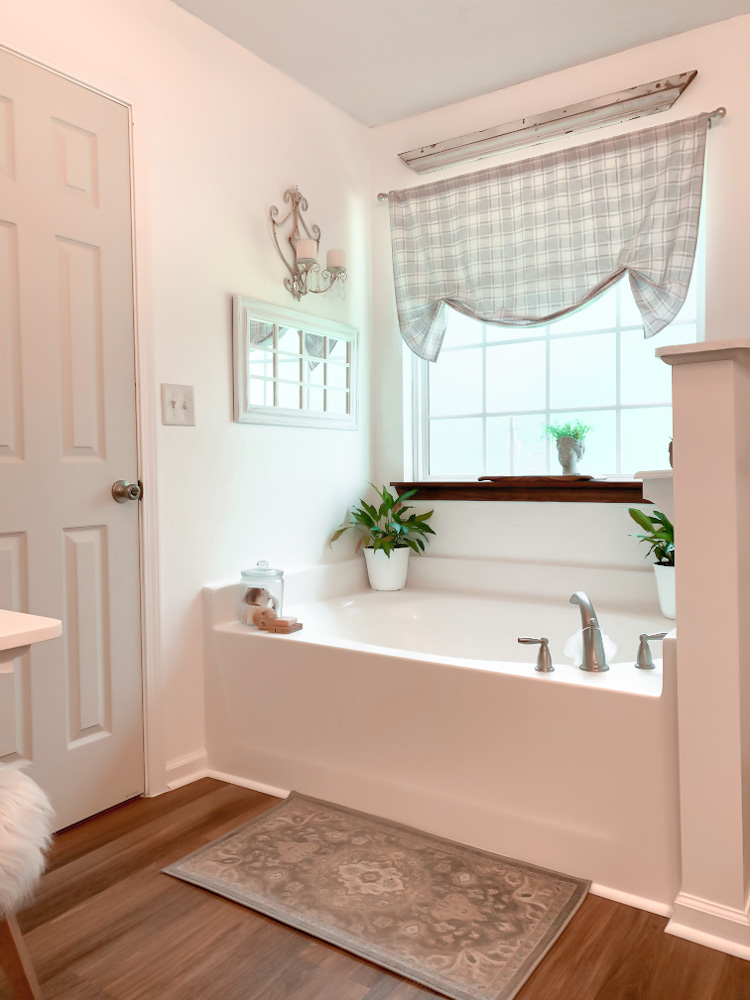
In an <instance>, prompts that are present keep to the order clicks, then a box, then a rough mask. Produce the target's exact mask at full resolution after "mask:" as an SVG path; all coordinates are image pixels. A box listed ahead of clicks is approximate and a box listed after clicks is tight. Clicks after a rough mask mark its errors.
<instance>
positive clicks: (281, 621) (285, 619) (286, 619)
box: [276, 615, 297, 628]
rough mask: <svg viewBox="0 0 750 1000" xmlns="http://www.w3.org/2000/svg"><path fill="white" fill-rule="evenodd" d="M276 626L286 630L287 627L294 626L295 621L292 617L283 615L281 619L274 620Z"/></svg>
mask: <svg viewBox="0 0 750 1000" xmlns="http://www.w3.org/2000/svg"><path fill="white" fill-rule="evenodd" d="M276 624H277V626H282V627H283V628H286V626H287V625H296V624H297V619H296V618H293V617H292V615H284V616H283V617H282V618H277V619H276Z"/></svg>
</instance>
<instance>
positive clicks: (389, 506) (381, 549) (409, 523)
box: [331, 483, 435, 590]
mask: <svg viewBox="0 0 750 1000" xmlns="http://www.w3.org/2000/svg"><path fill="white" fill-rule="evenodd" d="M370 485H371V486H372V483H371V484H370ZM372 488H373V489H374V490H375V492H376V493H377V494H378V500H379V503H378V501H376V504H377V505H376V506H375V505H373V504H369V503H367V501H366V500H360V501H359V502H360V506H359V507H353V508H352V509H351V510H350V511H349V514H348V517H347V520H346V521H344V523H343V524H342V525H340V526H339V527H338V528H337V529H336V531H335V532H334V533H333V535H332V536H331V544H333V543H334V542H335V541H337V540H338V539H339V538H341V536H342V535H343V534H344V532H346V531H348V530H349V529H350V528H353V529H354V530H355V531H358V532H359V533H360V536H361V537H360V539H359V541H358V542H357V548H356V551H357V552H358V551H359V549H360V548H361V547H362V545H364V552H365V562H366V565H367V574H368V578H369V580H370V586H371V587H372V589H373V590H402V589H403V588H404V587H405V586H406V578H407V574H408V571H409V555H410V553H411V552H416V553H417V555H420V554H421V553H422V552H424V550H425V545H426V543H427V542H429V538H428V537H426V536H428V535H434V534H435V532H434V531H433V530H432V528H431V527H430V525H429V524H428V523H427V522H428V521H429V519H430V518H431V517H432V515H433V514H434V511H432V510H429V511H426V512H423V513H421V514H417V513H413V514H409V516H408V517H407V516H406V513H407V511H410V510H413V509H414V508H413V507H410V506H408V505H406V504H404V500H408V499H409V498H410V497H412V496H414V494H415V493H416V490H407V491H406V492H404V493H401V494H399V493H398V491H396V494H395V496H394V495H393V494H392V493H391V491H390V490H389V489H388V487H387V486H381V487H380V489H378V488H377V487H375V486H373V487H372Z"/></svg>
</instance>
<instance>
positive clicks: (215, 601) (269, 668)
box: [204, 555, 679, 914]
mask: <svg viewBox="0 0 750 1000" xmlns="http://www.w3.org/2000/svg"><path fill="white" fill-rule="evenodd" d="M527 569H528V570H529V572H528V575H527V574H526V572H525V571H526V570H527ZM519 570H523V571H524V572H519V573H518V574H517V575H516V576H514V575H513V571H512V567H509V566H508V565H500V566H494V565H493V564H492V563H491V562H490V561H487V562H482V561H477V560H465V561H464V562H463V563H462V561H461V560H452V559H440V558H436V557H433V556H431V555H428V556H426V557H425V558H424V559H419V560H415V561H414V564H413V566H412V571H413V576H412V577H410V580H409V584H408V586H407V589H406V590H405V591H403V592H401V593H396V594H389V593H379V592H376V591H372V590H371V589H369V588H368V586H367V582H366V577H365V572H364V565H363V561H361V560H359V559H354V560H349V561H346V562H343V563H337V564H330V565H329V566H327V567H325V571H323V572H321V570H320V568H316V569H315V570H311V571H309V572H307V571H300V572H299V573H288V574H287V598H288V600H289V602H290V606H291V605H292V604H293V606H294V608H295V612H296V613H298V614H299V615H300V618H301V619H303V620H304V622H305V629H304V631H303V632H300V633H298V634H297V635H291V636H288V637H285V640H284V641H283V642H278V641H277V640H276V637H275V636H271V635H266V634H265V633H262V632H257V631H254V630H250V629H247V628H244V627H243V626H241V625H240V624H239V623H238V622H237V621H236V613H235V607H236V605H235V600H236V596H235V595H236V590H235V588H234V585H233V584H230V585H227V586H222V585H216V586H213V587H210V588H206V589H205V590H204V601H205V604H204V611H205V618H204V626H205V629H204V637H205V643H206V646H205V660H206V664H207V678H208V683H207V685H206V711H207V716H206V724H207V731H206V738H207V743H206V747H207V754H208V762H209V768H210V773H213V774H215V775H217V776H219V775H224V776H225V777H227V776H231V780H234V781H238V782H240V783H243V784H246V785H248V786H250V787H256V788H260V787H261V786H264V787H265V789H269V788H273V789H276V790H277V793H278V794H284V793H285V791H286V790H289V789H290V788H298V789H299V790H301V791H303V792H304V793H305V794H309V795H313V796H315V797H318V798H323V799H327V800H329V801H335V802H340V803H342V804H343V805H346V806H349V807H351V808H354V809H360V810H363V811H366V812H370V813H374V814H376V815H379V816H384V817H386V818H389V819H392V820H395V821H398V822H401V823H404V824H406V825H409V826H413V827H416V828H418V829H422V830H426V831H428V832H431V833H434V834H436V835H439V836H444V837H448V838H449V839H451V840H456V841H458V842H460V843H465V844H471V845H472V846H475V847H478V848H482V849H484V850H488V851H492V852H493V853H496V854H503V855H505V856H508V857H515V858H520V859H523V860H525V861H529V862H531V863H533V864H537V865H540V866H542V867H545V868H551V869H554V870H556V871H567V872H575V873H581V874H585V875H586V876H587V877H591V878H592V879H593V881H594V883H595V885H594V888H593V890H592V891H594V892H599V893H602V894H604V895H608V896H610V897H612V898H616V899H621V900H625V901H628V902H630V903H631V904H633V905H636V906H640V907H642V908H645V909H650V910H651V911H654V912H660V913H664V914H666V913H667V912H668V909H669V907H670V906H671V903H672V901H673V899H674V896H675V894H676V892H677V886H678V882H679V850H678V836H679V834H678V825H677V814H678V803H677V780H678V779H677V759H676V752H677V751H676V694H677V690H676V678H675V674H674V671H673V670H672V669H671V668H670V669H668V670H666V671H664V670H663V668H662V663H661V661H660V660H659V659H658V655H657V651H655V655H654V661H655V669H654V670H638V669H636V667H635V657H636V651H637V649H638V643H639V636H640V635H641V634H643V633H644V632H646V633H648V634H652V633H655V632H659V631H665V630H666V628H667V627H668V623H666V622H665V621H664V619H663V618H661V617H660V615H659V613H658V605H657V602H656V594H655V589H654V594H653V598H652V600H651V601H647V602H644V601H643V593H644V588H643V586H642V585H641V578H645V580H646V581H647V582H650V583H651V585H652V586H653V579H652V577H651V575H650V574H649V573H647V572H645V571H644V572H637V573H634V574H633V577H634V578H635V579H634V580H633V581H629V579H628V578H627V577H626V579H625V583H624V585H623V583H622V580H621V579H620V580H619V583H618V577H619V578H622V574H621V573H620V574H617V573H615V572H613V571H607V570H603V569H602V570H592V569H591V568H589V570H588V571H587V570H586V568H585V567H577V568H576V569H575V571H574V576H575V578H576V579H578V580H580V586H579V587H576V586H575V585H573V586H570V585H569V583H570V577H569V576H568V575H567V574H569V573H570V572H571V571H570V569H569V568H567V567H566V568H565V569H562V568H561V567H554V566H550V567H548V568H546V569H545V570H541V569H540V567H539V566H535V567H533V573H532V572H531V568H528V567H519ZM493 574H494V575H493ZM608 576H611V578H612V579H611V582H610V583H608V582H607V581H608ZM631 582H632V587H633V591H632V596H630V595H629V594H628V585H629V583H631ZM552 584H553V585H554V587H555V588H556V592H555V594H553V595H552V596H551V597H548V596H547V593H546V590H547V587H549V586H550V585H552ZM503 587H505V588H506V589H505V592H504V591H503ZM584 587H585V588H586V589H587V591H588V592H589V593H591V594H592V595H594V594H595V595H597V596H596V607H597V612H598V617H599V620H600V622H601V627H602V629H603V630H604V631H606V632H607V633H609V634H610V635H611V636H612V638H613V640H614V641H615V643H616V645H617V647H618V650H619V653H618V655H617V656H615V657H612V659H611V662H610V669H609V671H607V672H606V673H587V672H585V671H582V670H579V669H578V665H577V663H572V662H569V661H567V660H566V658H565V657H564V656H563V651H562V648H563V644H564V642H565V640H566V639H567V637H568V636H569V635H570V634H571V632H572V631H574V629H575V628H576V626H577V625H578V623H579V621H578V620H579V614H578V609H577V608H573V607H571V606H570V605H569V604H568V595H569V594H570V593H572V591H573V590H577V589H583V588H584ZM457 591H458V593H457ZM618 594H619V599H620V602H621V603H618ZM599 595H601V597H600V596H599ZM638 599H640V601H641V603H640V604H637V603H636V601H637V600H638ZM631 601H632V603H630V602H631ZM467 621H471V622H472V623H475V624H473V626H472V628H470V629H467V628H466V622H467ZM519 635H528V636H542V635H544V636H548V637H549V639H550V653H551V657H552V660H553V663H554V665H555V668H556V669H555V671H554V672H553V673H537V672H536V671H535V660H536V656H535V655H534V653H533V652H532V651H531V649H530V647H520V646H518V644H517V642H516V637H517V636H519ZM530 654H531V655H530ZM276 705H283V713H282V716H281V717H280V716H279V715H278V713H274V712H273V711H269V709H270V708H271V707H272V706H276ZM384 720H386V721H385V722H384ZM386 724H387V731H388V739H387V740H385V741H384V740H383V731H384V730H383V726H384V725H386ZM436 733H438V734H439V738H436ZM530 734H533V738H531V737H530ZM425 747H429V748H430V752H429V753H426V752H425ZM519 747H523V753H519V752H518V748H519ZM508 759H512V760H513V762H514V766H513V767H512V768H505V767H500V768H499V767H498V761H502V760H508ZM645 828H647V829H648V831H649V834H648V837H645V838H644V837H643V830H644V829H645Z"/></svg>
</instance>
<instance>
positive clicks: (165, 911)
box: [0, 778, 750, 1000]
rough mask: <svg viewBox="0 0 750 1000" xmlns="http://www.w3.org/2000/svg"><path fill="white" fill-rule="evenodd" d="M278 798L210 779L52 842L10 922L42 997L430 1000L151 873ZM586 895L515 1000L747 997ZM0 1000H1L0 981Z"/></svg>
mask: <svg viewBox="0 0 750 1000" xmlns="http://www.w3.org/2000/svg"><path fill="white" fill-rule="evenodd" d="M276 801H277V800H276V799H272V798H270V797H269V796H267V795H261V794H260V793H258V792H252V791H248V790H247V789H244V788H237V787H235V786H233V785H226V784H223V783H222V782H219V781H214V780H213V779H211V778H205V779H202V780H201V781H197V782H194V783H193V784H191V785H186V786H185V787H184V788H180V789H178V790H176V791H174V792H169V793H168V794H166V795H162V796H160V797H159V798H156V799H134V800H133V801H131V802H127V803H125V804H124V805H122V806H118V807H117V808H115V809H112V810H110V811H109V812H106V813H102V815H100V816H96V817H94V818H93V819H90V820H87V821H86V822H85V823H81V824H80V825H78V826H75V827H71V828H70V829H69V830H66V831H64V832H63V833H61V834H60V835H59V836H58V838H57V842H56V845H55V848H54V851H53V854H52V857H51V859H50V870H49V872H48V873H47V874H46V875H45V876H44V879H43V881H42V885H41V888H40V890H39V893H38V894H37V897H36V901H35V903H34V904H33V905H32V906H31V907H29V909H27V910H25V911H24V912H23V913H22V914H20V916H19V922H20V924H21V928H22V930H23V932H24V934H25V937H26V942H27V944H28V946H29V949H30V951H31V954H32V958H33V960H34V963H35V965H36V969H37V972H38V974H39V978H40V980H41V983H42V988H43V990H44V993H45V998H46V1000H429V998H431V997H433V998H434V997H435V996H436V994H434V993H433V992H432V991H431V990H428V989H425V988H424V987H421V986H416V985H415V984H413V983H410V982H408V981H407V980H404V979H401V978H400V977H398V976H394V975H392V974H390V973H387V972H384V971H383V970H381V969H379V968H378V967H377V966H374V965H371V964H370V963H369V962H365V961H363V960H361V959H358V958H355V957H354V956H353V955H349V954H348V953H347V952H344V951H340V950H339V949H338V948H334V947H332V946H331V945H327V944H324V943H322V942H320V941H317V940H315V939H314V938H311V937H308V936H307V935H305V934H302V933H299V932H298V931H294V930H291V929H290V928H289V927H286V926H284V925H283V924H279V923H276V922H275V921H274V920H271V919H269V918H268V917H264V916H261V915H260V914H257V913H253V911H252V910H248V909H246V908H245V907H243V906H239V905H237V904H236V903H232V902H230V901H229V900H226V899H222V898H221V897H219V896H214V895H212V894H211V893H209V892H206V891H204V890H201V889H198V888H196V887H194V886H191V885H187V884H186V883H184V882H180V881H177V880H176V879H173V878H170V877H169V876H167V875H162V874H160V871H159V869H160V868H161V867H162V866H163V865H165V864H168V863H169V862H171V861H174V860H176V859H178V858H180V857H182V856H183V855H185V854H187V853H189V852H190V851H193V850H195V849H196V848H198V847H200V846H201V845H202V844H206V843H208V842H209V841H211V840H213V839H214V838H215V837H218V836H220V835H221V834H223V833H226V832H228V831H229V830H232V829H233V828H234V827H236V826H239V824H240V823H244V822H246V821H247V820H249V819H251V818H252V817H253V816H256V815H258V814H259V813H261V812H263V811H264V810H265V809H268V808H269V807H270V806H272V805H273V804H274V803H275V802H276ZM665 923H666V921H665V920H664V919H663V918H662V917H656V916H653V915H652V914H649V913H644V912H642V911H641V910H636V909H633V908H631V907H629V906H623V905H622V904H619V903H613V902H610V901H609V900H606V899H602V898H600V897H598V896H589V897H588V898H587V899H586V901H585V902H584V904H583V906H582V907H581V909H580V910H579V911H578V913H577V914H576V915H575V917H574V918H573V920H572V921H571V923H570V924H569V926H568V927H567V928H566V929H565V931H564V932H563V934H562V935H561V937H560V938H559V939H558V941H557V942H556V943H555V945H554V947H553V948H552V950H551V951H550V953H549V955H548V956H547V957H546V958H545V960H544V961H543V962H542V964H541V965H540V966H539V968H538V969H537V970H536V971H535V972H534V973H533V975H532V976H531V978H530V979H529V981H528V982H527V983H526V985H525V986H524V987H523V989H522V990H521V992H520V993H519V994H518V1000H750V962H744V961H742V960H741V959H738V958H731V957H730V956H728V955H723V954H721V953H720V952H717V951H712V950H710V949H708V948H702V947H700V946H699V945H695V944H690V943H688V942H687V941H681V940H678V939H677V938H674V937H671V936H669V935H667V934H664V925H665ZM0 1000H10V993H9V990H8V986H7V983H6V982H5V981H4V980H3V979H2V973H0Z"/></svg>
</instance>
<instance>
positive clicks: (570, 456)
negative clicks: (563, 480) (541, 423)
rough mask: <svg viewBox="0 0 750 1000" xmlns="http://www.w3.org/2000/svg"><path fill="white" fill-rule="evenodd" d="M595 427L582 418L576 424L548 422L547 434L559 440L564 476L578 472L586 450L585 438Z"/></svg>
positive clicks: (558, 445) (558, 452)
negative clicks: (583, 421)
mask: <svg viewBox="0 0 750 1000" xmlns="http://www.w3.org/2000/svg"><path fill="white" fill-rule="evenodd" d="M593 429H594V428H593V427H589V426H588V424H583V423H581V421H580V420H576V422H575V423H574V424H571V423H566V424H547V426H546V428H545V434H546V435H547V437H549V438H552V439H553V440H555V441H556V442H557V457H558V459H559V460H560V465H561V466H562V470H563V475H564V476H575V475H577V474H578V463H579V462H580V460H581V459H582V458H583V455H584V452H585V451H586V445H585V444H584V439H585V437H586V435H587V434H588V433H589V431H592V430H593Z"/></svg>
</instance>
